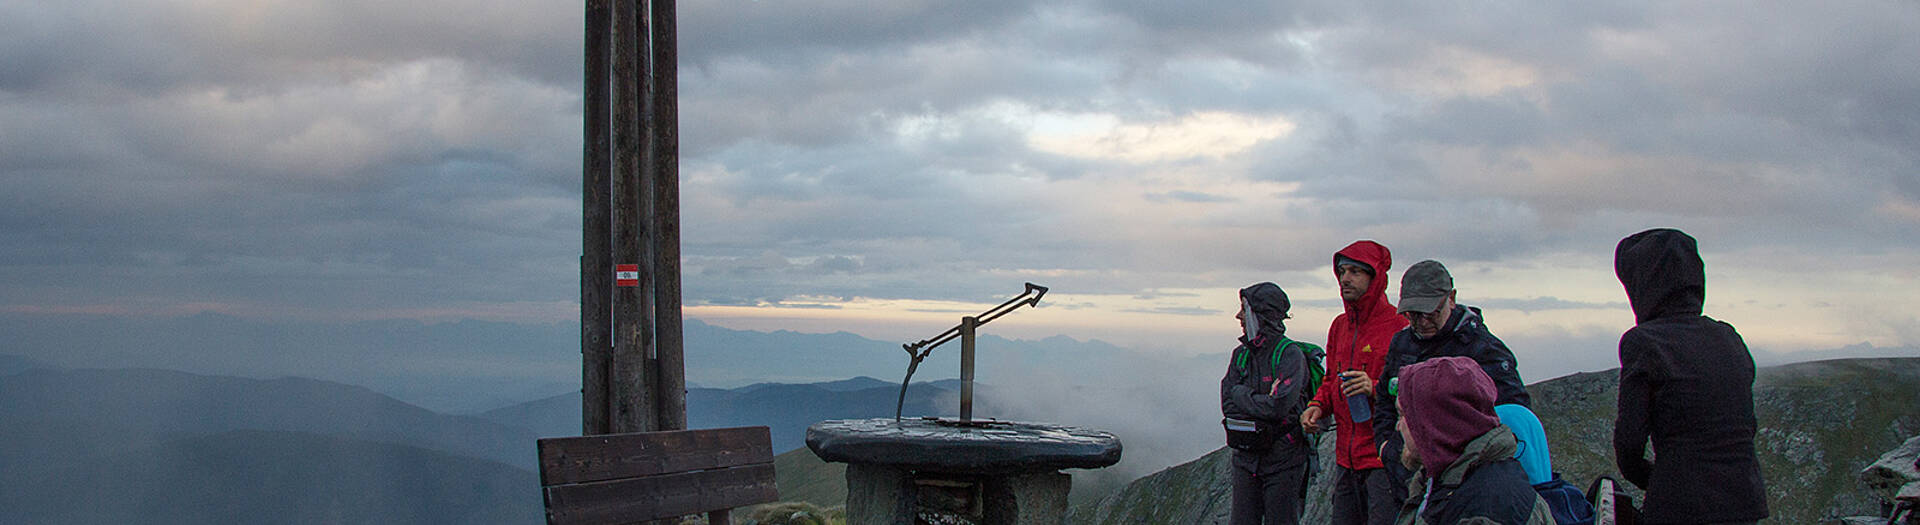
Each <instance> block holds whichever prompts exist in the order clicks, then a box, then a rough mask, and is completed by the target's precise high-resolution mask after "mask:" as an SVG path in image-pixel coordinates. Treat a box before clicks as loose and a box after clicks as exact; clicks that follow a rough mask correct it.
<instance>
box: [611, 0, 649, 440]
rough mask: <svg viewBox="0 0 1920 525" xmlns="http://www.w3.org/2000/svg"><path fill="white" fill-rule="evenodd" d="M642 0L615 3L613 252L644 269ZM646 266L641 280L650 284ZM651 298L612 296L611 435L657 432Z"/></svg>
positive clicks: (635, 291)
mask: <svg viewBox="0 0 1920 525" xmlns="http://www.w3.org/2000/svg"><path fill="white" fill-rule="evenodd" d="M639 2H640V0H613V16H612V18H613V23H612V26H613V117H612V119H613V126H612V127H613V143H614V146H613V253H614V262H615V263H616V264H620V265H627V264H632V265H643V266H644V265H645V263H646V261H645V260H644V258H643V253H644V248H643V247H644V243H645V241H646V239H644V238H642V235H644V233H645V232H643V231H642V230H641V227H642V223H641V221H642V220H643V218H642V215H641V212H642V211H643V208H642V201H641V200H640V199H641V196H642V195H643V193H642V189H643V188H642V186H643V185H644V182H643V177H642V174H641V173H640V168H641V166H640V164H641V156H642V155H643V154H644V150H643V149H642V148H643V145H644V142H643V141H642V139H643V137H642V131H643V130H642V126H641V122H640V120H641V118H642V116H641V104H643V103H644V99H643V93H645V89H644V87H643V86H642V78H643V75H645V74H646V69H645V67H644V66H645V64H644V63H643V55H642V54H643V53H644V52H645V51H644V50H645V46H646V39H645V36H646V34H647V28H646V20H645V18H644V17H643V16H642V15H643V13H642V12H641V11H640V6H639ZM650 280H651V279H650V276H649V275H648V272H647V270H646V269H645V268H641V269H640V281H641V283H643V284H644V283H646V282H647V281H650ZM651 299H652V297H651V295H650V294H642V290H641V288H640V287H637V286H618V287H615V289H614V293H613V308H614V314H613V319H614V330H613V333H614V338H613V340H614V349H613V359H612V361H611V367H610V368H611V373H610V374H609V377H608V385H609V386H608V389H607V390H608V401H609V403H611V407H612V408H611V409H610V410H609V418H610V419H611V425H610V426H611V428H612V431H613V432H614V433H628V432H648V431H652V430H656V429H655V428H654V425H653V423H654V421H653V419H654V418H653V414H654V409H653V399H652V397H653V396H651V395H649V394H650V393H649V392H648V390H649V388H648V385H650V384H651V383H649V382H648V379H649V378H648V377H647V376H648V375H650V374H649V373H648V371H649V369H650V368H652V367H651V366H649V362H648V357H649V356H648V353H649V352H648V348H647V347H648V346H651V343H652V339H653V338H652V335H653V334H652V333H651V330H650V329H649V328H650V327H649V326H648V325H651V324H653V323H652V321H653V319H652V318H651V316H644V314H645V304H644V302H645V301H647V300H651Z"/></svg>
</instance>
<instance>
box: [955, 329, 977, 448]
mask: <svg viewBox="0 0 1920 525" xmlns="http://www.w3.org/2000/svg"><path fill="white" fill-rule="evenodd" d="M979 327H980V320H979V319H977V318H974V317H962V318H960V421H966V422H971V421H973V336H974V332H976V331H977V330H976V329H978V328H979Z"/></svg>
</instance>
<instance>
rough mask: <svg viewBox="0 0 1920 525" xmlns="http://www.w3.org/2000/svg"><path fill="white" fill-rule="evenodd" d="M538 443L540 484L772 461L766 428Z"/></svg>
mask: <svg viewBox="0 0 1920 525" xmlns="http://www.w3.org/2000/svg"><path fill="white" fill-rule="evenodd" d="M539 446H540V484H541V485H542V486H552V485H562V484H567V483H586V482H595V481H607V480H618V479H622V478H631V477H638V476H653V475H659V474H669V473H675V472H686V471H692V470H705V469H717V468H726V467H733V466H739V465H750V464H754V463H771V462H772V461H773V439H772V434H771V433H770V431H769V430H768V429H767V427H737V428H714V429H700V430H675V431H667V432H642V433H634V434H608V435H599V436H579V437H564V438H546V439H542V440H540V441H539Z"/></svg>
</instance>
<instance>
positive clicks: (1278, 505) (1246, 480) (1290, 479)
mask: <svg viewBox="0 0 1920 525" xmlns="http://www.w3.org/2000/svg"><path fill="white" fill-rule="evenodd" d="M1227 469H1228V470H1231V471H1233V475H1232V476H1231V478H1232V481H1233V513H1232V514H1230V515H1229V517H1228V521H1227V523H1228V525H1262V524H1263V523H1264V524H1265V525H1298V524H1299V523H1300V515H1301V513H1304V512H1306V510H1307V505H1306V501H1305V499H1306V487H1307V462H1305V461H1300V462H1296V464H1295V465H1294V466H1291V467H1285V468H1282V469H1279V470H1268V471H1266V473H1263V474H1255V473H1254V472H1253V471H1252V470H1249V469H1246V468H1243V467H1241V466H1240V465H1228V466H1227Z"/></svg>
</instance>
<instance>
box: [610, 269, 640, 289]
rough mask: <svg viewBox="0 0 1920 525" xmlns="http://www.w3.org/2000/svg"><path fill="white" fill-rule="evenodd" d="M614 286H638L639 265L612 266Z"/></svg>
mask: <svg viewBox="0 0 1920 525" xmlns="http://www.w3.org/2000/svg"><path fill="white" fill-rule="evenodd" d="M613 285H614V286H640V265H638V264H616V265H614V266H613Z"/></svg>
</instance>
